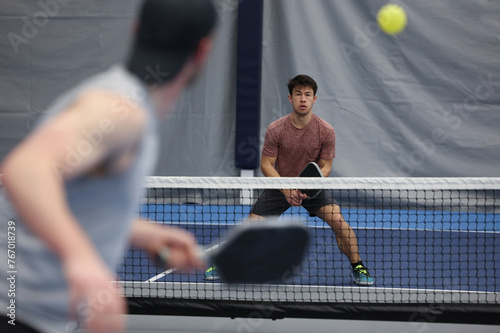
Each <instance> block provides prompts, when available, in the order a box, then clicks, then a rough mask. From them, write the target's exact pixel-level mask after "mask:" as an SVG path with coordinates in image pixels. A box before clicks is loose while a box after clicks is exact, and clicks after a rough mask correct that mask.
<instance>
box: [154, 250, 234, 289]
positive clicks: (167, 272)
mask: <svg viewBox="0 0 500 333" xmlns="http://www.w3.org/2000/svg"><path fill="white" fill-rule="evenodd" d="M224 243H225V241H223V242H221V243H219V244H215V245H214V246H212V247H210V248H208V249H206V250H203V256H204V257H206V254H207V253H210V252H212V251H213V250H215V249H217V248H219V247H220V246H221V245H222V244H224ZM176 270H177V269H176V268H170V269H167V270H166V271H165V272H163V273H160V274H158V275H156V276H154V277H152V278H150V279H149V280H146V281H145V282H156V281H157V280H159V279H161V278H162V277H164V276H167V275H169V274H172V273H173V272H175V271H176Z"/></svg>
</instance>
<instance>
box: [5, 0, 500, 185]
mask: <svg viewBox="0 0 500 333" xmlns="http://www.w3.org/2000/svg"><path fill="white" fill-rule="evenodd" d="M243 1H251V0H243ZM139 3H140V2H139V1H136V0H120V1H110V0H108V1H105V0H37V1H35V0H0V96H1V98H0V159H1V158H3V157H4V156H5V155H6V154H7V153H8V152H9V151H10V150H11V149H12V147H13V146H14V145H15V144H16V143H17V142H19V140H21V139H22V138H23V137H24V136H25V135H26V134H27V133H28V132H29V131H30V130H31V129H32V127H33V124H34V122H35V121H36V119H37V118H38V117H39V115H40V114H42V113H43V112H44V110H45V108H46V107H47V105H48V104H49V103H50V102H51V101H52V100H53V99H54V98H55V97H56V96H57V95H59V94H60V93H61V92H62V91H64V90H66V89H67V88H68V87H70V86H72V85H74V84H76V83H77V82H78V81H80V80H81V79H82V78H85V77H88V76H90V75H92V74H95V73H97V72H99V71H101V70H103V69H105V68H107V67H108V66H109V65H111V64H112V63H115V62H117V61H121V60H122V59H123V55H124V52H125V50H126V49H127V47H128V45H129V42H130V41H129V31H130V29H131V25H132V21H133V19H134V17H135V15H136V11H137V8H138V4H139ZM215 3H216V6H217V8H218V10H219V14H220V18H221V24H220V29H219V33H218V35H217V40H216V48H215V50H214V53H213V54H212V56H211V58H210V61H209V66H208V68H207V69H206V71H205V72H204V73H203V75H202V77H201V78H200V79H199V80H198V81H197V82H196V84H195V86H193V87H192V88H191V89H190V90H189V91H187V92H186V93H185V94H184V95H183V96H182V98H181V99H180V100H179V102H178V104H177V106H176V112H175V113H174V115H173V116H172V117H171V118H170V119H169V120H168V121H167V122H166V123H165V124H164V125H163V127H162V128H163V133H162V141H163V146H162V153H161V156H160V159H159V165H158V169H157V171H156V174H157V175H173V176H178V175H186V176H216V175H217V176H235V175H239V170H238V169H236V168H235V167H234V161H233V158H234V131H235V125H234V108H235V82H236V73H235V64H236V54H235V50H236V39H237V31H236V22H237V4H238V0H216V1H215ZM385 3H386V1H385V0H359V1H348V0H265V1H264V6H265V7H264V45H263V73H262V74H263V82H262V126H261V127H262V131H261V144H262V141H263V137H264V133H265V129H266V127H267V125H269V123H271V122H272V121H273V120H276V119H278V118H279V117H281V116H284V115H286V114H288V113H289V112H290V111H291V109H290V104H289V102H288V99H287V95H288V92H287V89H286V82H287V80H288V79H290V78H292V77H293V76H295V75H296V74H299V73H305V74H309V75H311V76H313V77H314V78H315V79H316V80H317V81H318V84H319V87H320V88H319V89H320V90H319V98H318V102H317V103H316V106H315V109H314V112H316V113H317V114H318V115H319V116H320V117H322V118H323V119H325V120H326V121H328V122H329V123H331V124H332V125H333V126H334V128H335V130H336V133H337V157H336V158H335V160H334V168H333V176H340V177H344V176H497V177H498V176H500V131H499V128H500V108H499V107H500V56H499V55H500V2H499V1H496V0H495V1H488V0H474V1H470V0H433V1H431V0H419V1H416V0H413V1H410V0H408V1H401V3H402V5H403V7H404V8H405V10H406V12H407V14H408V27H407V29H406V31H405V32H404V33H403V34H401V35H399V36H396V37H392V36H387V35H385V34H383V33H381V32H380V31H379V30H378V28H377V26H376V22H375V15H376V11H377V10H378V9H379V8H380V7H381V6H382V5H383V4H385ZM256 174H259V172H257V173H256Z"/></svg>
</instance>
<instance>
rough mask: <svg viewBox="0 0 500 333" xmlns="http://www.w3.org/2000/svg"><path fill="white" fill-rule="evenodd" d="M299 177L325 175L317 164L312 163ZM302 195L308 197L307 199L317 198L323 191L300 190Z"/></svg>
mask: <svg viewBox="0 0 500 333" xmlns="http://www.w3.org/2000/svg"><path fill="white" fill-rule="evenodd" d="M299 177H323V173H322V172H321V169H320V168H319V166H318V165H317V164H316V163H315V162H310V163H309V164H308V165H307V166H306V167H305V168H304V170H302V172H301V173H300V175H299ZM300 191H301V192H302V193H305V194H306V195H307V199H313V198H315V197H316V196H317V195H318V194H319V193H320V192H321V190H315V189H308V190H300Z"/></svg>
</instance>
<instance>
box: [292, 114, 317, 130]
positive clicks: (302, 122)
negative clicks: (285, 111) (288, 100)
mask: <svg viewBox="0 0 500 333" xmlns="http://www.w3.org/2000/svg"><path fill="white" fill-rule="evenodd" d="M312 116H313V113H312V111H310V112H309V113H307V114H300V113H298V112H295V111H294V112H292V116H291V118H292V125H293V126H295V127H296V128H298V129H301V128H304V127H306V126H307V124H309V123H310V122H311V119H312Z"/></svg>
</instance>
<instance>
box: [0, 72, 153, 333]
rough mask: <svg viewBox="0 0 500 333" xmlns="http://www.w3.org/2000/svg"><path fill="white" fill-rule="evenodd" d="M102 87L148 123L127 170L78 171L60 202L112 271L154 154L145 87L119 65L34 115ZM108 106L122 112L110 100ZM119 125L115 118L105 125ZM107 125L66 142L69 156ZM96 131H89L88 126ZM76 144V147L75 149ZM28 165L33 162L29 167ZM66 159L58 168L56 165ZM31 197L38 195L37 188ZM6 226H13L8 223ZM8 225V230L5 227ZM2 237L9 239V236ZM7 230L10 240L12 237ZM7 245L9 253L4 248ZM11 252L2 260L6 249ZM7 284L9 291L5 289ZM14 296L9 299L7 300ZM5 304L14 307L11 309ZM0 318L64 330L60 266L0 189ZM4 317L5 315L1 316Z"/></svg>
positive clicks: (95, 138) (59, 107)
mask: <svg viewBox="0 0 500 333" xmlns="http://www.w3.org/2000/svg"><path fill="white" fill-rule="evenodd" d="M95 89H102V90H106V91H111V92H115V93H117V94H119V95H122V96H127V97H129V98H130V99H132V100H133V101H134V102H136V103H138V104H139V105H141V106H142V107H143V109H145V110H146V112H147V116H148V123H147V126H146V129H145V131H144V134H143V137H142V141H141V144H140V146H139V148H138V150H137V153H136V156H135V159H134V161H133V163H132V165H131V167H129V169H128V170H126V171H124V172H122V173H118V174H113V175H110V176H106V177H90V176H82V177H79V178H76V179H73V180H71V181H69V182H67V183H66V185H65V187H66V192H67V200H68V203H69V205H70V207H71V210H72V212H73V214H74V215H75V216H76V218H77V219H78V221H79V222H80V223H81V225H82V227H83V228H84V230H85V231H86V232H87V234H88V235H89V237H90V238H91V240H92V241H93V242H94V244H95V246H96V247H97V249H98V251H99V253H100V254H101V256H102V258H103V259H104V261H105V262H106V263H107V265H109V267H110V268H111V269H112V270H114V269H115V268H116V267H117V266H118V265H119V263H120V262H121V260H122V259H123V255H124V251H125V250H126V248H127V243H128V240H129V230H130V226H131V223H132V221H133V220H134V219H135V217H136V216H137V212H138V209H139V197H140V195H141V194H143V193H142V192H143V183H144V177H145V176H147V175H149V174H151V173H152V172H153V168H154V165H155V164H156V159H157V155H158V147H157V146H158V120H157V118H156V117H157V116H156V113H155V111H154V110H153V109H152V107H151V103H150V100H149V98H148V95H147V92H146V91H145V89H144V87H143V85H142V84H141V82H140V81H139V80H137V79H136V78H135V77H134V76H132V75H131V74H130V73H129V72H127V71H126V69H124V68H123V67H122V66H120V65H115V66H113V67H111V68H110V69H109V70H108V71H106V72H104V73H102V74H100V75H97V76H95V77H92V78H90V79H88V80H86V81H84V82H83V83H82V84H80V85H79V86H78V87H76V88H75V89H73V90H71V91H70V92H68V93H67V94H65V95H63V97H62V98H60V99H59V100H57V101H56V102H55V104H54V105H53V106H52V107H50V108H49V110H48V112H47V114H46V115H45V116H44V117H43V119H41V121H42V122H44V121H47V120H48V119H50V118H51V117H52V116H53V115H55V114H57V113H59V112H62V111H63V110H64V109H65V108H66V107H67V106H69V105H70V104H71V103H72V102H73V101H74V100H75V98H77V97H78V96H79V95H80V94H81V93H83V92H85V91H88V90H95ZM116 108H117V109H116V112H123V114H122V115H123V117H126V110H125V109H123V108H121V109H120V106H119V105H118V104H117V106H116ZM111 125H112V126H119V124H111ZM111 125H110V124H108V125H106V126H104V127H103V128H102V129H99V128H97V129H95V131H94V132H92V133H91V134H92V135H91V134H88V135H87V136H86V137H87V138H88V142H86V143H83V142H82V143H81V147H74V149H75V150H73V154H75V155H74V156H72V155H71V153H68V154H70V155H68V156H69V157H68V158H69V159H70V160H69V161H70V164H71V158H75V159H78V158H79V157H78V154H81V155H84V153H85V150H84V149H91V147H92V145H94V144H98V143H99V140H100V139H99V138H100V135H106V133H105V132H103V133H101V134H99V133H98V131H109V130H110V128H112V126H111ZM96 131H97V132H96ZM78 148H80V151H78V150H77V149H78ZM33 167H34V168H36V165H33ZM65 167H70V165H64V166H58V168H57V169H60V170H64V168H65ZM38 195H40V196H44V193H39V194H38ZM12 227H14V228H12ZM9 231H10V233H9ZM9 236H10V238H9ZM12 236H15V239H14V238H13V237H12ZM9 248H11V249H12V251H11V252H9V251H8V249H9ZM12 254H14V255H15V258H14V259H12V261H11V262H10V265H12V266H10V265H9V262H8V259H9V257H8V256H9V255H10V256H11V257H12ZM9 290H12V292H9ZM13 302H14V303H13ZM12 304H14V305H15V310H14V311H13V308H12ZM9 307H10V308H9ZM0 309H1V310H0V318H2V319H1V320H5V319H4V318H5V315H6V314H7V315H8V314H12V313H15V316H16V317H15V318H16V321H17V320H19V321H21V322H23V323H25V324H27V325H30V326H32V327H33V328H35V329H37V330H39V331H41V332H47V333H49V332H50V333H55V332H64V333H66V332H70V331H71V329H72V328H73V326H74V324H73V323H71V322H70V321H69V315H70V314H69V295H68V291H67V283H66V280H65V277H64V275H63V272H62V267H61V264H60V261H59V259H58V258H57V257H56V255H55V254H54V253H53V252H52V251H51V250H50V249H48V248H47V246H46V245H45V244H44V243H43V242H42V241H41V240H40V239H38V238H37V237H36V236H35V235H34V234H33V233H31V231H30V230H28V229H27V228H26V226H25V225H24V224H23V221H22V220H21V218H20V217H18V216H17V214H16V213H15V211H14V209H13V208H12V207H11V205H10V203H9V202H8V200H7V198H6V195H5V193H4V191H3V190H2V189H1V187H0ZM7 320H10V318H7Z"/></svg>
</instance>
